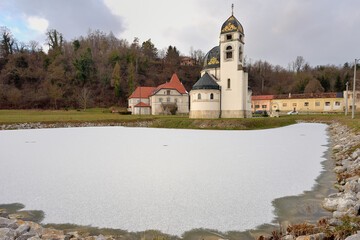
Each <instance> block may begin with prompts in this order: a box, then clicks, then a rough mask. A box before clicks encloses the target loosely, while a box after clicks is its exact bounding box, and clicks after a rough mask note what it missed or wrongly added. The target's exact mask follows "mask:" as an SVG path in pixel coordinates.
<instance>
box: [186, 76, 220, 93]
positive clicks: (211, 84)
mask: <svg viewBox="0 0 360 240" xmlns="http://www.w3.org/2000/svg"><path fill="white" fill-rule="evenodd" d="M198 89H220V86H219V84H217V83H216V81H215V80H214V78H213V77H212V76H210V75H209V74H208V73H207V72H205V74H204V75H203V76H202V77H201V78H200V79H199V80H198V81H197V82H196V83H195V84H194V86H193V87H192V90H198Z"/></svg>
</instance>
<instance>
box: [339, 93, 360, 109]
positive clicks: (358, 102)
mask: <svg viewBox="0 0 360 240" xmlns="http://www.w3.org/2000/svg"><path fill="white" fill-rule="evenodd" d="M343 94H344V99H345V100H344V103H345V104H346V91H344V92H343ZM347 98H348V111H352V105H353V91H349V93H348V96H347ZM355 111H360V91H355Z"/></svg>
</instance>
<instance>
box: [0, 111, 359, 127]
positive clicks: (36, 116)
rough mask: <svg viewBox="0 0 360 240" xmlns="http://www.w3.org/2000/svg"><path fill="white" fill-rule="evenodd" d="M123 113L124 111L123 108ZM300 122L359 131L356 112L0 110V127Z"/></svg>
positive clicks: (162, 125)
mask: <svg viewBox="0 0 360 240" xmlns="http://www.w3.org/2000/svg"><path fill="white" fill-rule="evenodd" d="M124 111H125V109H124ZM297 120H302V121H317V122H319V121H321V122H331V121H338V122H340V123H342V124H345V125H347V126H348V127H349V128H352V129H354V130H355V131H358V132H360V113H357V114H356V115H355V119H351V114H349V115H348V116H346V117H345V116H344V114H318V115H292V116H288V115H286V116H281V117H280V118H270V117H266V118H248V119H189V118H188V116H163V115H161V116H160V115H158V116H150V115H147V116H138V115H121V114H118V113H111V112H110V110H109V109H106V108H93V109H88V110H86V111H79V110H68V111H66V110H0V124H14V123H25V122H27V123H29V122H40V123H57V122H69V123H79V122H104V123H106V122H119V123H120V122H137V121H152V125H151V127H157V128H187V129H227V130H240V129H246V130H251V129H268V128H276V127H283V126H287V125H290V124H294V123H296V121H297Z"/></svg>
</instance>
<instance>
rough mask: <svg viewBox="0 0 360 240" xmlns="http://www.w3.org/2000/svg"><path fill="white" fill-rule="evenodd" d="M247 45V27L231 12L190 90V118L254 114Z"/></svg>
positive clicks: (249, 115) (245, 116)
mask: <svg viewBox="0 0 360 240" xmlns="http://www.w3.org/2000/svg"><path fill="white" fill-rule="evenodd" d="M244 44H245V34H244V28H243V26H242V25H241V23H240V22H239V21H238V20H237V19H236V18H235V16H234V15H233V14H232V15H231V16H230V17H229V18H228V19H227V20H226V21H225V22H224V23H223V25H222V27H221V30H220V42H219V45H218V46H215V47H214V48H212V49H211V50H210V51H209V52H208V53H207V54H206V55H205V60H204V64H203V68H202V70H201V72H200V74H201V78H200V79H199V80H198V81H197V82H196V83H195V84H194V85H193V87H192V89H191V91H190V116H189V117H190V118H247V117H251V116H252V114H251V95H252V92H251V90H250V89H249V88H248V73H247V72H246V71H245V69H244V67H243V64H244Z"/></svg>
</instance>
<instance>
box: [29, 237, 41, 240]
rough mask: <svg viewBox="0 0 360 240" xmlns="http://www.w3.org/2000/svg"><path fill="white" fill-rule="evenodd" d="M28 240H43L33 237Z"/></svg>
mask: <svg viewBox="0 0 360 240" xmlns="http://www.w3.org/2000/svg"><path fill="white" fill-rule="evenodd" d="M28 240H41V238H39V237H31V238H28Z"/></svg>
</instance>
